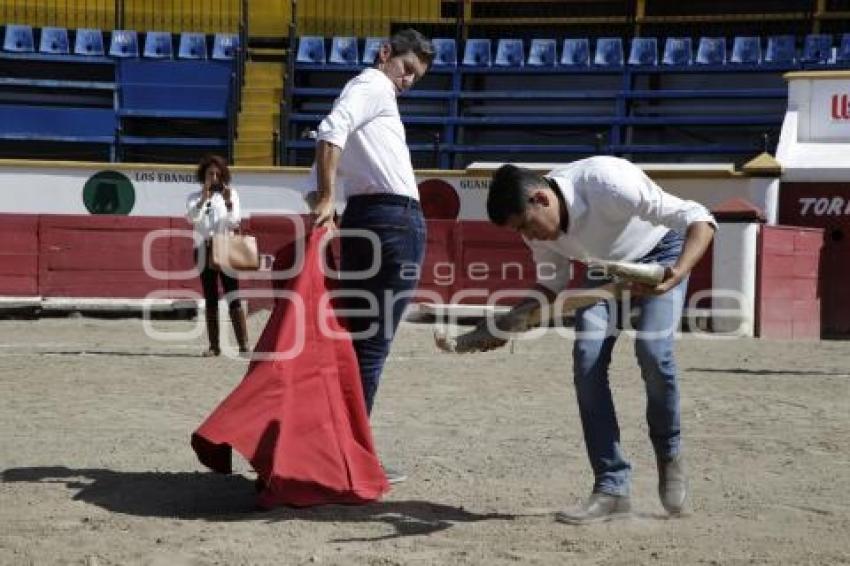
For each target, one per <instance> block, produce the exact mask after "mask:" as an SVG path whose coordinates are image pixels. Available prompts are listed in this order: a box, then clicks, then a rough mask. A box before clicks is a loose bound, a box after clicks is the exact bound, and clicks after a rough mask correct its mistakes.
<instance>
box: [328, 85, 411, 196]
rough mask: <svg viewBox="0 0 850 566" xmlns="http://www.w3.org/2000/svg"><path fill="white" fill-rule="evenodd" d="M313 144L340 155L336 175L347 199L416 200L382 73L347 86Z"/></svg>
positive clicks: (400, 132)
mask: <svg viewBox="0 0 850 566" xmlns="http://www.w3.org/2000/svg"><path fill="white" fill-rule="evenodd" d="M317 138H318V139H319V140H321V141H326V142H328V143H331V144H333V145H335V146H337V147H339V148H341V149H342V153H341V155H340V161H339V170H338V173H339V176H340V178H341V179H340V180H341V181H342V188H343V190H344V194H345V195H346V197H349V196H353V195H362V194H375V193H393V194H399V195H404V196H407V197H410V198H412V199H416V200H419V189H418V188H417V186H416V179H415V177H414V175H413V164H412V163H411V161H410V150H408V148H407V140H406V137H405V132H404V125H403V124H402V123H401V115H400V114H399V112H398V101H397V100H396V92H395V87H394V86H393V83H392V81H390V79H389V78H388V77H387V76H386V75H385V74H384V73H383V72H382V71H379V70H378V69H366V70H364V71H363V72H362V73H360V74H359V75H357V76H356V77H354V78H353V79H351V80H350V81H348V83H347V84H346V85H345V87H344V88H343V89H342V92H341V93H340V95H339V97H338V98H337V99H336V101H334V105H333V109H332V110H331V112H330V114H328V115H327V116H326V117H325V119H324V120H322V123H321V124H319V129H318V136H317ZM315 169H316V168H315V165H314V166H313V172H312V174H313V175H314V176H315V174H316V171H315ZM314 179H315V177H314Z"/></svg>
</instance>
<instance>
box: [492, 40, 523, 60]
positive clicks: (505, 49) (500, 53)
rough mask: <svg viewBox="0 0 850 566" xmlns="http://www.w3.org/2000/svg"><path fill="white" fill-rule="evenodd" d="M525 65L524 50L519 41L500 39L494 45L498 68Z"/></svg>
mask: <svg viewBox="0 0 850 566" xmlns="http://www.w3.org/2000/svg"><path fill="white" fill-rule="evenodd" d="M524 64H525V49H524V48H523V45H522V40H521V39H515V38H511V39H500V40H499V43H498V44H497V45H496V65H498V66H499V67H522V66H523V65H524Z"/></svg>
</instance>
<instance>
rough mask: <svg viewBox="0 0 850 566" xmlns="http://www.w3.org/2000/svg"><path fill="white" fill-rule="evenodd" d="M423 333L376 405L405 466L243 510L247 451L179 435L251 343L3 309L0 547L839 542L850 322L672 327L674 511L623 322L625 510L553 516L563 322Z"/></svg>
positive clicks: (135, 555) (808, 549)
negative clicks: (154, 336) (492, 333)
mask: <svg viewBox="0 0 850 566" xmlns="http://www.w3.org/2000/svg"><path fill="white" fill-rule="evenodd" d="M192 324H193V323H191V322H174V321H171V322H157V323H156V328H157V329H159V330H161V331H163V332H174V331H178V330H186V329H188V328H190V327H191V326H192ZM262 324H263V319H262V316H259V315H258V316H255V317H253V319H252V327H253V328H252V334H253V337H254V338H255V339H256V336H257V333H258V332H259V329H260V328H261V326H262ZM430 336H431V328H430V327H429V326H427V325H413V324H405V325H404V326H403V328H402V332H401V335H400V337H399V339H398V340H397V342H396V344H395V348H394V351H393V355H392V357H391V359H390V362H389V364H388V367H387V370H386V373H385V381H384V383H383V387H382V389H381V392H380V395H379V398H378V404H377V406H376V409H375V415H374V419H373V420H374V431H375V436H376V440H377V443H378V445H379V447H380V449H381V453H382V455H383V457H384V459H385V460H386V461H388V462H389V463H391V464H397V465H398V466H400V467H402V468H404V469H405V470H406V471H407V472H408V473H409V475H410V480H409V481H408V482H407V483H404V484H401V485H399V486H397V487H396V488H395V489H394V490H393V491H392V492H391V494H390V495H389V496H388V497H387V498H386V500H385V501H383V502H382V503H378V504H373V505H369V506H363V507H325V508H315V509H307V510H293V509H278V510H275V511H271V512H258V511H255V510H254V508H253V485H252V482H251V479H252V478H253V475H252V474H251V472H250V470H249V469H248V468H247V467H246V465H245V464H244V463H240V469H239V470H240V473H239V474H236V475H233V476H220V475H215V474H212V473H208V472H206V471H205V470H204V469H202V467H201V466H200V465H199V463H198V462H197V461H196V459H195V456H194V453H193V452H192V450H191V448H190V447H189V443H188V440H189V434H190V433H191V431H192V430H193V429H194V428H195V427H196V426H197V425H198V424H199V423H200V422H201V420H202V419H203V418H204V417H205V415H206V414H207V413H208V412H209V411H210V410H211V409H212V408H213V407H214V406H215V405H216V404H217V403H218V401H219V400H221V399H222V398H223V397H224V396H225V395H226V394H227V393H228V392H229V391H230V389H231V388H232V387H233V386H234V385H235V384H236V383H237V382H238V381H239V379H240V378H241V377H242V374H243V371H244V369H245V362H244V361H233V360H228V359H217V360H212V361H210V360H204V359H201V358H199V357H197V353H198V352H199V351H200V349H201V343H202V340H201V338H200V337H198V338H195V339H194V340H190V341H183V342H157V341H152V340H151V339H149V338H148V337H147V336H146V335H145V334H144V332H143V331H142V322H141V321H140V320H135V319H131V320H97V319H89V318H69V319H44V320H38V321H0V391H2V394H0V474H2V476H1V477H2V481H0V564H4V565H5V564H14V565H18V564H87V565H106V564H157V565H169V566H170V565H180V564H222V565H240V564H245V565H248V564H251V565H253V564H276V565H282V564H286V565H291V564H315V563H319V564H341V565H342V564H344V565H351V564H370V565H381V566H384V565H392V564H441V565H442V564H486V565H492V564H558V565H563V564H606V565H608V564H623V565H632V564H675V565H689V564H723V565H726V564H789V565H801V564H813V565H815V564H816V565H824V564H850V536H848V533H850V509H848V507H850V487H848V485H849V484H850V363H848V360H850V342H821V343H794V342H762V341H755V340H744V339H740V340H697V339H694V338H693V337H688V336H686V337H685V339H683V340H682V341H681V342H680V343H679V361H680V367H681V368H682V370H683V372H682V382H683V387H682V388H683V400H682V407H683V424H684V429H685V450H686V455H687V461H688V465H689V470H690V477H691V484H692V497H691V510H692V512H691V513H690V515H689V516H687V517H684V518H680V519H674V520H670V519H667V518H665V516H664V514H663V510H662V508H661V505H660V504H659V502H658V499H657V496H656V493H655V482H656V474H655V469H654V461H653V459H652V455H651V448H650V444H649V441H648V439H647V437H646V425H645V423H644V419H643V404H644V394H643V390H642V383H641V380H640V377H639V374H638V372H637V367H636V363H635V361H634V356H633V353H632V352H633V347H632V342H631V340H630V339H628V338H625V337H624V338H622V339H621V340H620V343H619V344H618V347H617V352H616V354H615V361H614V363H613V366H612V381H613V383H614V387H615V396H616V400H617V404H618V410H619V416H620V425H621V429H622V431H623V438H624V445H625V447H626V449H627V451H628V453H629V454H630V456H631V457H632V459H633V464H634V467H635V471H634V474H635V481H634V486H633V497H634V502H635V506H636V510H637V516H636V517H635V518H633V519H629V520H626V521H622V522H617V523H608V524H603V525H597V526H592V527H570V526H566V525H562V524H558V523H556V522H555V521H554V520H553V512H554V511H555V510H557V509H559V508H561V507H564V506H567V505H573V504H575V503H577V502H578V501H579V500H580V499H581V498H583V497H585V496H586V495H587V494H588V491H589V489H590V487H591V476H590V471H589V467H588V465H587V462H586V456H585V452H584V446H583V442H582V438H581V430H580V424H579V420H578V414H577V408H576V404H575V397H574V393H573V390H572V378H571V374H570V368H571V361H570V347H571V342H570V340H569V339H568V338H564V337H561V336H557V335H556V334H555V333H554V332H550V333H548V334H547V335H546V336H545V337H544V338H541V339H539V340H536V341H533V342H519V343H516V344H515V347H514V349H513V353H512V352H511V351H510V350H508V349H506V350H504V351H500V352H496V353H489V354H480V355H477V356H467V357H456V356H451V355H448V354H440V353H437V352H436V351H435V349H434V348H433V346H432V345H431V338H430Z"/></svg>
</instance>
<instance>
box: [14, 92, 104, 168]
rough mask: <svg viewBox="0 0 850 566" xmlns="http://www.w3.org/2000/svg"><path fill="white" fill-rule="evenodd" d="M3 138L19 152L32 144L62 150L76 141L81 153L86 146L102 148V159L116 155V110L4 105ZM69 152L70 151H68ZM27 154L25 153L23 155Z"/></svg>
mask: <svg viewBox="0 0 850 566" xmlns="http://www.w3.org/2000/svg"><path fill="white" fill-rule="evenodd" d="M0 124H2V127H0V141H4V142H8V143H15V144H17V146H18V147H19V151H25V148H26V147H28V144H32V143H35V142H37V143H39V144H40V145H41V147H53V146H54V145H55V146H58V147H59V149H57V150H56V152H57V154H59V155H63V153H62V149H61V148H65V150H66V151H67V148H68V147H69V146H68V144H74V145H73V147H74V151H75V152H77V153H80V152H82V151H83V150H84V147H92V148H101V149H100V154H99V155H100V158H101V159H107V160H112V159H114V157H115V132H116V125H117V124H116V120H115V111H114V110H113V109H112V108H85V107H79V108H78V107H70V106H69V107H46V106H26V105H6V104H3V105H0ZM64 155H67V153H64ZM22 156H23V155H22Z"/></svg>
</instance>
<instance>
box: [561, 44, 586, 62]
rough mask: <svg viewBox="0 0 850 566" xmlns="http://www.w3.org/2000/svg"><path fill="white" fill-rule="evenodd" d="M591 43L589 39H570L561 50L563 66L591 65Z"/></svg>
mask: <svg viewBox="0 0 850 566" xmlns="http://www.w3.org/2000/svg"><path fill="white" fill-rule="evenodd" d="M589 64H590V42H589V41H588V40H587V38H568V39H565V40H564V47H563V49H562V50H561V65H564V66H570V65H585V66H586V65H589Z"/></svg>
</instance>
